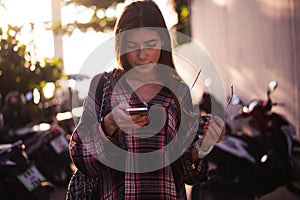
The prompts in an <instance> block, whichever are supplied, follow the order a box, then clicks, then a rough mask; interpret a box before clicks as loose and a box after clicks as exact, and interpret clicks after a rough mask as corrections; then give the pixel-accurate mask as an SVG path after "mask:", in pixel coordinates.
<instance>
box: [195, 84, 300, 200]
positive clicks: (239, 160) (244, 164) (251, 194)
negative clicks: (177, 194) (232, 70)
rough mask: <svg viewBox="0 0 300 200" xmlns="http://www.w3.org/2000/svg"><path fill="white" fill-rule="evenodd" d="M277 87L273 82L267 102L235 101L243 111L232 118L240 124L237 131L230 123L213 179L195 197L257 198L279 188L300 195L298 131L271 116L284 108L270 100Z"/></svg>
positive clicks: (213, 159)
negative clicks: (296, 134)
mask: <svg viewBox="0 0 300 200" xmlns="http://www.w3.org/2000/svg"><path fill="white" fill-rule="evenodd" d="M277 86H278V83H277V81H271V82H270V83H269V85H268V90H267V100H261V99H255V100H252V101H251V102H250V103H249V104H247V105H246V104H244V103H243V102H242V101H241V100H240V99H239V98H237V97H235V98H233V100H232V102H233V103H234V102H235V103H237V104H238V105H240V107H241V110H240V113H238V114H237V115H234V116H233V117H232V118H231V119H232V120H234V121H235V123H237V125H238V126H235V127H234V128H232V129H231V127H230V125H234V124H235V123H228V121H227V124H230V125H228V127H227V133H226V135H225V137H224V140H223V141H222V142H220V143H218V144H216V145H215V147H214V148H213V150H212V151H211V153H210V154H209V155H208V159H209V162H210V171H209V176H210V178H209V180H208V181H206V182H205V183H204V184H202V185H199V186H197V187H196V188H194V197H195V195H196V196H197V197H195V198H199V196H200V199H208V198H210V199H255V198H256V197H260V196H262V195H264V194H266V193H270V192H272V191H273V190H275V189H276V188H277V187H279V186H287V188H288V189H290V191H292V192H293V193H295V194H297V193H298V194H299V191H300V189H299V180H300V178H299V171H300V168H299V167H300V165H299V160H298V164H297V159H296V156H295V154H296V153H297V151H296V150H295V146H293V145H294V144H295V140H294V139H293V136H294V135H295V128H294V126H293V125H292V124H291V123H290V122H289V121H288V120H287V119H286V118H285V117H284V116H282V115H280V114H278V113H275V112H271V110H272V107H273V106H275V105H279V104H278V103H274V102H272V100H271V98H270V95H271V93H273V92H274V91H275V89H276V88H277ZM200 109H201V107H200ZM231 130H234V132H230V131H231ZM298 156H299V152H298ZM298 159H299V158H298ZM199 191H200V192H199Z"/></svg>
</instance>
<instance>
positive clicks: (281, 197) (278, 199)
mask: <svg viewBox="0 0 300 200" xmlns="http://www.w3.org/2000/svg"><path fill="white" fill-rule="evenodd" d="M65 195H66V188H56V189H55V190H54V192H53V193H52V195H51V199H50V200H64V199H65ZM201 200H202V199H201ZM203 200H205V199H203ZM257 200H300V197H297V196H295V195H293V194H291V193H290V192H289V191H287V190H286V188H285V187H280V188H277V189H276V190H275V191H273V192H272V193H270V194H267V195H264V196H263V197H261V198H258V199H257Z"/></svg>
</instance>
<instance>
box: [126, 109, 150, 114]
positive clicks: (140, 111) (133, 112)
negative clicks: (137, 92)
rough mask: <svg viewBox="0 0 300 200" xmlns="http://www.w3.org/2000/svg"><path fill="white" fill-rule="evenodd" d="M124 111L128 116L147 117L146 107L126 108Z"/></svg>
mask: <svg viewBox="0 0 300 200" xmlns="http://www.w3.org/2000/svg"><path fill="white" fill-rule="evenodd" d="M125 111H126V112H128V113H129V115H149V113H148V108H146V107H139V108H126V109H125Z"/></svg>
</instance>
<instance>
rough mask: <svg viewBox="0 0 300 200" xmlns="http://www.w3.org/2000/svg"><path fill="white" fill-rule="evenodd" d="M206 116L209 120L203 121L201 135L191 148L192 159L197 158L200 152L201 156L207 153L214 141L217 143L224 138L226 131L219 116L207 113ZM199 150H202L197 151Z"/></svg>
mask: <svg viewBox="0 0 300 200" xmlns="http://www.w3.org/2000/svg"><path fill="white" fill-rule="evenodd" d="M208 117H209V118H210V119H211V120H209V121H207V122H205V125H204V134H203V137H202V138H201V139H200V140H198V141H196V142H195V144H194V147H195V148H193V150H192V157H193V160H194V161H195V160H197V159H198V158H199V155H201V154H202V156H201V157H203V156H204V155H207V154H208V153H209V152H210V151H211V150H212V147H213V146H214V145H215V144H216V143H219V142H221V141H222V140H223V139H224V135H225V133H226V125H225V122H224V121H223V120H222V119H221V118H220V117H219V116H217V115H215V116H212V115H208ZM199 151H202V152H201V153H199Z"/></svg>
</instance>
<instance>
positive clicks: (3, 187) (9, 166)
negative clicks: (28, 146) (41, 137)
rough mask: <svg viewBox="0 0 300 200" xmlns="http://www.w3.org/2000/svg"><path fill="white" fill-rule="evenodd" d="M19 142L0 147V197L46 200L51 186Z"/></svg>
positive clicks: (48, 197) (8, 199)
mask: <svg viewBox="0 0 300 200" xmlns="http://www.w3.org/2000/svg"><path fill="white" fill-rule="evenodd" d="M24 147H25V145H24V144H23V142H22V141H21V140H18V141H16V142H14V143H8V144H1V145H0V197H1V199H3V200H10V199H16V200H23V199H24V200H27V199H33V200H47V199H50V193H51V192H52V191H53V189H54V188H53V186H52V185H51V183H50V182H48V181H47V180H46V178H45V177H44V175H43V174H42V173H41V172H40V171H39V170H38V168H37V167H36V165H35V164H34V163H33V162H32V161H31V160H30V159H29V158H28V156H27V154H26V152H25V149H24Z"/></svg>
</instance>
